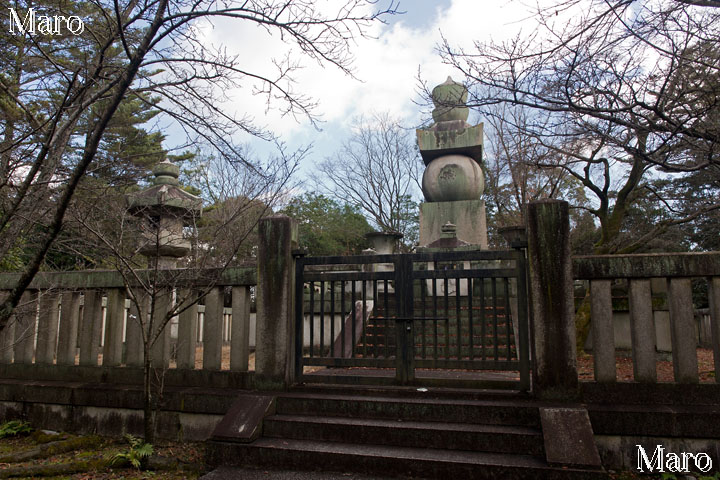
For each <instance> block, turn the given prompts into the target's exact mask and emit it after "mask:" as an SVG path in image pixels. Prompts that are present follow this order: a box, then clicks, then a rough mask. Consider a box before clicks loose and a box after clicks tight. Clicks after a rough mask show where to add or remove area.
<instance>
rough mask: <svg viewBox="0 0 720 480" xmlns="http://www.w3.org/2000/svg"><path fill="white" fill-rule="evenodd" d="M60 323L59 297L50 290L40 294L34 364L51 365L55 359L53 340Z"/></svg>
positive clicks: (55, 337)
mask: <svg viewBox="0 0 720 480" xmlns="http://www.w3.org/2000/svg"><path fill="white" fill-rule="evenodd" d="M59 322H60V295H58V294H57V293H56V292H54V291H52V290H50V291H45V292H40V312H39V318H38V332H37V346H36V349H35V363H44V364H48V365H52V363H53V360H54V359H55V340H56V339H57V334H58V326H59Z"/></svg>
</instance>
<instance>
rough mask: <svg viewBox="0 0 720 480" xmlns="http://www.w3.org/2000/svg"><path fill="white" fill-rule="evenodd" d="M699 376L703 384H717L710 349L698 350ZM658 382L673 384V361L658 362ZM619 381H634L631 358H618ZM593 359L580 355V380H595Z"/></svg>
mask: <svg viewBox="0 0 720 480" xmlns="http://www.w3.org/2000/svg"><path fill="white" fill-rule="evenodd" d="M697 357H698V374H699V377H700V382H701V383H715V364H714V363H713V352H712V349H709V348H698V349H697ZM655 365H656V369H657V378H658V382H672V381H673V379H674V375H673V366H672V361H670V360H667V361H665V360H658V361H657V362H656V364H655ZM615 366H616V368H617V376H616V378H617V380H618V381H619V382H631V381H633V362H632V358H631V357H630V356H628V357H616V359H615ZM593 368H594V365H593V357H592V355H589V354H581V355H578V375H579V377H580V380H593V378H594V374H593Z"/></svg>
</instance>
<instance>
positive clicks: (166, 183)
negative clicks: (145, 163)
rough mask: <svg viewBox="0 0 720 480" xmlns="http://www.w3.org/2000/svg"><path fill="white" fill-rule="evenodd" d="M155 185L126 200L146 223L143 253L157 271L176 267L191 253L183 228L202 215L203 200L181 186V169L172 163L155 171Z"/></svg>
mask: <svg viewBox="0 0 720 480" xmlns="http://www.w3.org/2000/svg"><path fill="white" fill-rule="evenodd" d="M153 175H155V178H154V179H153V185H152V186H151V187H149V188H146V189H145V190H142V191H140V192H138V193H134V194H130V195H128V196H127V197H126V200H127V205H128V210H129V212H130V213H131V214H132V215H135V216H137V217H141V218H144V219H145V220H146V224H145V228H144V229H143V232H142V236H143V239H144V242H143V245H142V246H141V248H140V253H142V254H143V255H145V256H146V257H148V259H149V261H150V264H151V265H152V264H154V263H155V262H157V266H158V268H165V269H168V268H175V267H176V266H177V260H178V259H179V258H182V257H184V256H186V255H187V254H188V253H190V250H191V245H190V241H189V240H187V239H186V238H184V236H183V227H185V226H188V225H192V223H193V220H194V219H197V217H199V216H200V213H201V212H202V199H201V198H199V197H196V196H195V195H192V194H190V193H188V192H186V191H185V190H183V189H182V188H180V186H179V182H178V177H179V175H180V168H178V166H177V165H175V164H173V163H172V162H170V161H169V160H165V161H163V162H160V163H158V164H157V165H155V167H154V168H153Z"/></svg>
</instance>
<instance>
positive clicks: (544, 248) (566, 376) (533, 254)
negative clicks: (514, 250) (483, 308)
mask: <svg viewBox="0 0 720 480" xmlns="http://www.w3.org/2000/svg"><path fill="white" fill-rule="evenodd" d="M527 222H528V228H527V231H528V259H529V265H530V303H531V309H532V319H533V326H532V334H533V335H532V344H533V352H534V359H535V362H534V366H533V388H534V390H535V392H536V393H537V394H538V395H539V396H540V397H543V398H557V399H570V398H574V397H576V396H577V387H578V376H577V351H576V342H575V308H574V303H573V289H572V263H571V258H570V221H569V207H568V203H567V202H564V201H559V200H541V201H537V202H532V203H530V204H529V206H528V215H527Z"/></svg>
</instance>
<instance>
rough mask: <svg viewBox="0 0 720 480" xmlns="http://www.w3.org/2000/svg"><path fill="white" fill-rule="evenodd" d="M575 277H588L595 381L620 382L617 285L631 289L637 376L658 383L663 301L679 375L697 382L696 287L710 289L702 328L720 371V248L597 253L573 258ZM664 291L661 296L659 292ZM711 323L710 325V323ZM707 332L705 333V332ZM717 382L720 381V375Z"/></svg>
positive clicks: (685, 380) (678, 379) (682, 380)
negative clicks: (615, 316)
mask: <svg viewBox="0 0 720 480" xmlns="http://www.w3.org/2000/svg"><path fill="white" fill-rule="evenodd" d="M573 278H575V279H576V280H587V281H589V290H590V303H591V329H592V333H591V335H592V347H593V348H592V352H593V356H594V369H595V372H594V374H595V380H596V381H599V382H615V381H616V363H615V354H616V348H615V338H616V332H615V327H614V324H613V296H612V293H611V290H612V288H613V285H618V284H620V286H621V287H624V288H626V291H627V302H628V310H629V317H630V336H631V346H632V360H633V370H634V380H635V381H636V382H644V383H654V382H656V381H657V372H656V359H657V351H656V335H657V334H656V315H654V310H656V311H657V310H658V309H659V308H658V304H659V303H660V304H662V307H663V308H666V309H667V311H668V312H669V330H670V332H669V333H670V335H669V337H670V342H671V351H672V364H673V372H674V380H675V382H676V383H697V382H698V378H699V377H698V358H697V346H698V332H697V330H698V329H697V326H696V323H697V322H696V320H695V311H694V308H693V280H694V279H695V280H697V281H695V283H694V284H695V287H696V289H699V290H700V291H701V292H702V291H705V290H706V291H707V297H708V300H709V309H708V310H707V311H706V312H705V314H704V315H703V317H707V318H704V319H703V322H702V323H703V324H702V325H701V328H704V329H705V330H708V326H709V334H710V339H711V341H710V342H708V343H710V344H711V345H712V348H713V356H714V364H715V365H714V366H715V371H716V372H718V371H720V253H718V252H708V253H669V254H642V255H597V256H580V257H574V258H573ZM657 291H660V292H661V295H660V298H658V295H655V292H657ZM708 324H709V325H708ZM701 333H702V332H701ZM715 378H716V381H717V377H715Z"/></svg>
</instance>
